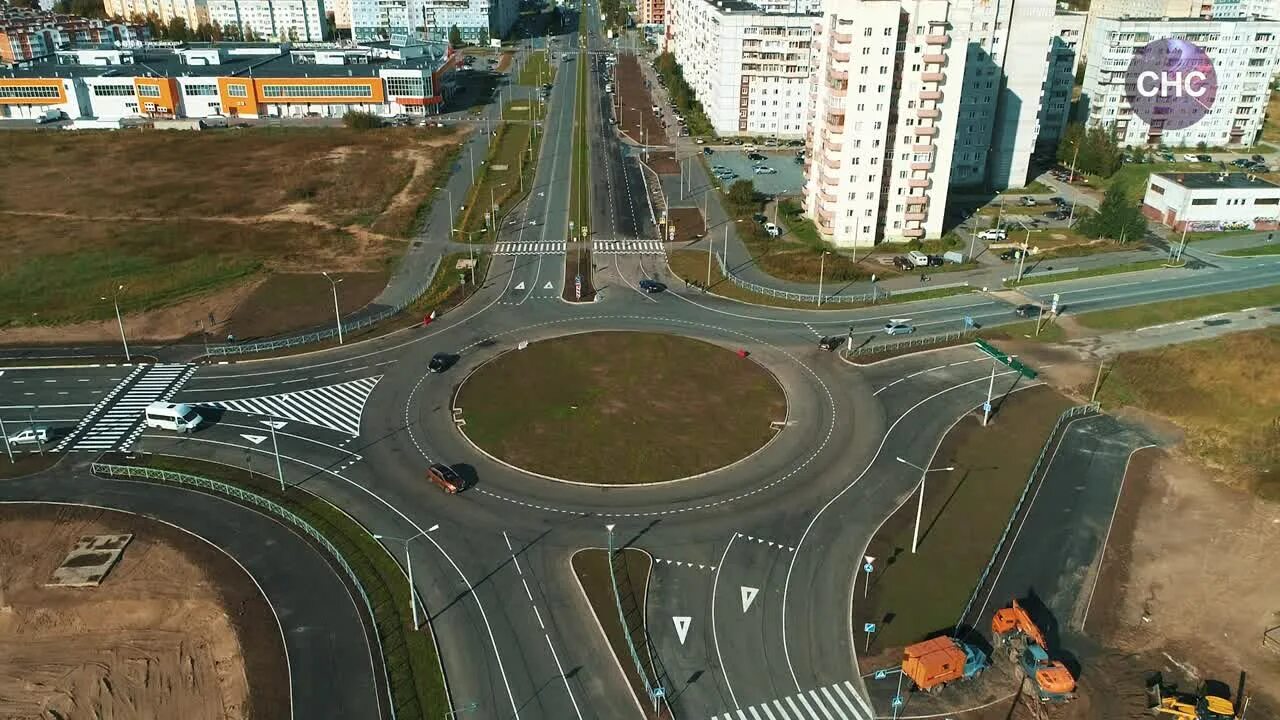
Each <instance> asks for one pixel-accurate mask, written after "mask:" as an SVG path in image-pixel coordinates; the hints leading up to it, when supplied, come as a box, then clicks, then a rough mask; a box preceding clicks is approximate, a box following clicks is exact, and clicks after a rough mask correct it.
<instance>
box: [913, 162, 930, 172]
mask: <svg viewBox="0 0 1280 720" xmlns="http://www.w3.org/2000/svg"><path fill="white" fill-rule="evenodd" d="M911 169H912V170H924V171H925V172H928V171H929V170H932V169H933V162H932V161H922V162H913V163H911Z"/></svg>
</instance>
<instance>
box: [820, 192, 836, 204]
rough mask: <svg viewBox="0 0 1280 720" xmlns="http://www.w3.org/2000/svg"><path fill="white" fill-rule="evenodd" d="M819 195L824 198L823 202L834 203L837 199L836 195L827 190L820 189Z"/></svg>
mask: <svg viewBox="0 0 1280 720" xmlns="http://www.w3.org/2000/svg"><path fill="white" fill-rule="evenodd" d="M818 197H820V198H822V202H827V203H833V202H835V201H836V196H835V195H832V194H831V193H829V192H827V191H826V190H821V189H820V190H818Z"/></svg>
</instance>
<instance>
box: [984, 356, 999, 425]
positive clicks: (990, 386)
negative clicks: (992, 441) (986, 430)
mask: <svg viewBox="0 0 1280 720" xmlns="http://www.w3.org/2000/svg"><path fill="white" fill-rule="evenodd" d="M995 389H996V360H995V358H992V359H991V380H989V381H988V382H987V403H986V404H985V405H983V406H982V427H986V426H987V423H988V422H989V421H990V420H991V395H992V393H994V392H995Z"/></svg>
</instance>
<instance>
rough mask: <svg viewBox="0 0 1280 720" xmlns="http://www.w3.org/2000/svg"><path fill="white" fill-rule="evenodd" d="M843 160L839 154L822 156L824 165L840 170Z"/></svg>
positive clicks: (830, 168)
mask: <svg viewBox="0 0 1280 720" xmlns="http://www.w3.org/2000/svg"><path fill="white" fill-rule="evenodd" d="M842 162H843V161H842V160H841V159H840V156H839V155H835V154H831V155H826V156H824V157H823V158H822V165H823V166H824V167H826V168H827V169H829V170H839V169H840V165H841V163H842Z"/></svg>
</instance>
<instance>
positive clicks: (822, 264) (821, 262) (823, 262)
mask: <svg viewBox="0 0 1280 720" xmlns="http://www.w3.org/2000/svg"><path fill="white" fill-rule="evenodd" d="M775 207H776V206H775ZM830 254H831V253H830V252H829V251H827V250H823V251H822V255H821V256H819V257H818V307H822V278H823V276H824V275H825V274H826V268H827V256H828V255H830Z"/></svg>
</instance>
